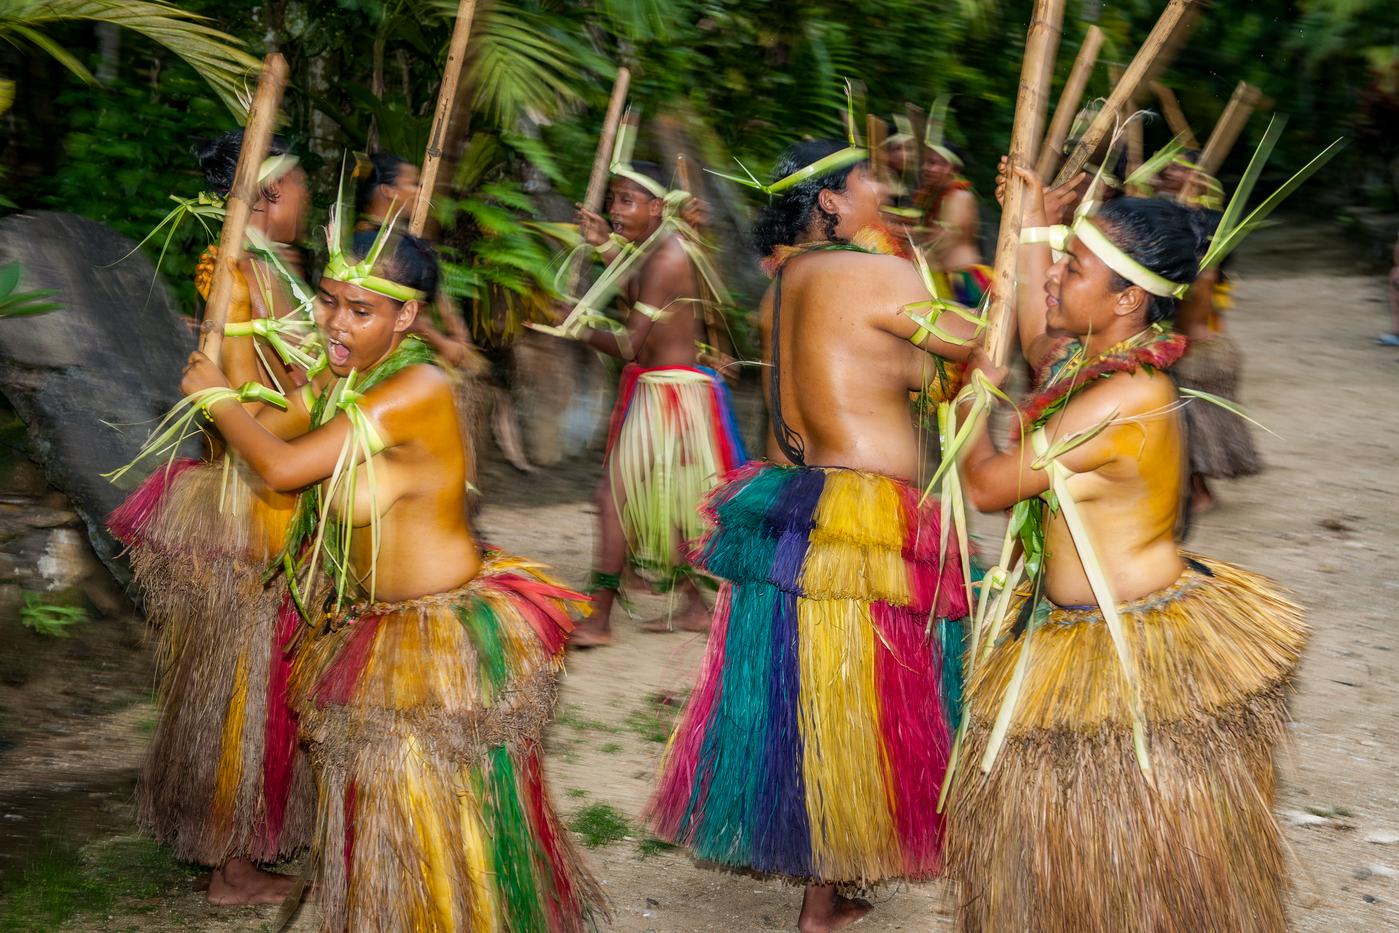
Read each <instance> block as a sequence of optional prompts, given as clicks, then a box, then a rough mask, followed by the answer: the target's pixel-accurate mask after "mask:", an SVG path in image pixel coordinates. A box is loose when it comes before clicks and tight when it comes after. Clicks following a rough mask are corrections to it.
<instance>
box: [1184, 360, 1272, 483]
mask: <svg viewBox="0 0 1399 933" xmlns="http://www.w3.org/2000/svg"><path fill="white" fill-rule="evenodd" d="M1242 371H1243V354H1242V353H1240V352H1239V345H1238V344H1237V343H1236V342H1235V341H1234V338H1233V337H1231V336H1229V335H1228V334H1225V333H1219V334H1214V335H1213V336H1212V337H1210V339H1209V340H1196V341H1192V342H1191V344H1190V350H1189V351H1188V352H1187V353H1186V354H1185V356H1183V357H1181V359H1180V362H1178V363H1176V365H1175V367H1174V368H1173V369H1172V370H1171V372H1172V373H1173V374H1174V375H1175V378H1176V381H1177V382H1178V383H1179V384H1180V385H1181V386H1182V387H1184V388H1187V389H1197V390H1199V391H1201V392H1208V393H1210V394H1211V395H1217V396H1219V397H1220V398H1224V399H1228V400H1229V401H1231V402H1237V401H1238V399H1239V376H1240V374H1241V373H1242ZM1182 413H1183V414H1184V417H1185V430H1186V437H1187V439H1188V442H1189V449H1190V472H1192V473H1201V474H1203V475H1205V476H1209V477H1218V478H1220V479H1230V478H1233V477H1239V476H1253V475H1255V474H1257V473H1259V472H1261V471H1262V469H1263V462H1262V460H1261V459H1260V458H1259V456H1258V448H1257V447H1256V446H1255V445H1254V442H1253V432H1252V430H1251V428H1250V426H1249V423H1248V422H1247V421H1245V420H1244V419H1243V418H1240V417H1239V416H1238V415H1236V414H1234V413H1233V412H1231V411H1229V410H1228V409H1225V408H1220V407H1219V406H1218V405H1215V404H1213V403H1211V402H1207V401H1205V400H1204V399H1198V398H1197V399H1190V400H1189V401H1188V402H1187V404H1186V406H1185V407H1184V408H1183V409H1182Z"/></svg>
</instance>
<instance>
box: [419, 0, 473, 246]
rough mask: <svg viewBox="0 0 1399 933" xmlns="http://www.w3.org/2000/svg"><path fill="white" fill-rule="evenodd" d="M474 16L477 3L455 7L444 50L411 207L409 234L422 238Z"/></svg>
mask: <svg viewBox="0 0 1399 933" xmlns="http://www.w3.org/2000/svg"><path fill="white" fill-rule="evenodd" d="M475 15H476V0H461V2H460V3H459V4H458V5H457V21H456V23H455V25H453V26H452V41H451V44H449V45H448V46H447V64H446V65H445V66H444V67H443V69H442V86H441V87H439V88H438V89H437V107H436V109H435V110H434V111H433V114H432V129H431V130H430V131H429V132H428V137H427V153H426V155H424V156H423V170H422V174H421V175H420V176H419V178H418V200H417V203H415V204H414V205H413V218H412V220H410V221H409V222H408V232H409V233H411V234H413V236H422V235H423V231H424V230H426V229H427V216H428V211H429V210H430V209H431V207H432V195H433V193H434V191H435V190H436V188H437V170H438V169H439V168H440V167H441V165H442V147H443V145H444V144H445V143H446V140H447V129H448V125H449V124H450V123H451V122H452V108H453V105H454V104H455V103H456V99H457V82H458V81H460V80H461V69H462V64H463V63H464V62H465V61H466V40H467V39H469V38H470V37H471V20H472V19H473V18H474V17H475Z"/></svg>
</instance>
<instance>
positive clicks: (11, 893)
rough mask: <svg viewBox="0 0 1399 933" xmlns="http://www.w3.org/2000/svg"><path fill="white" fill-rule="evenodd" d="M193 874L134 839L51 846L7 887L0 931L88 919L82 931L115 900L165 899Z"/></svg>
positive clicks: (50, 926) (8, 932) (48, 927)
mask: <svg viewBox="0 0 1399 933" xmlns="http://www.w3.org/2000/svg"><path fill="white" fill-rule="evenodd" d="M192 874H193V872H192V871H191V869H190V868H189V867H188V866H186V865H183V864H181V863H180V862H177V861H176V860H175V859H174V858H173V857H172V856H171V854H170V852H169V850H167V849H164V848H162V847H161V846H159V845H157V844H156V843H155V842H153V841H151V840H149V839H144V838H140V837H135V836H120V837H117V838H113V839H106V840H102V841H99V842H96V843H93V844H91V845H88V846H86V847H84V848H83V849H78V848H76V847H73V846H60V847H56V848H53V849H50V850H48V851H47V852H44V853H41V854H40V855H37V856H35V857H33V858H30V859H29V860H28V861H27V862H26V864H25V867H24V870H23V872H22V873H21V874H20V875H19V877H18V879H16V880H15V881H13V882H11V883H10V884H7V885H6V887H5V890H4V891H3V897H2V898H0V933H11V931H14V933H21V931H24V933H28V931H32V930H56V929H58V928H59V926H60V925H62V924H63V923H64V922H66V921H70V920H74V919H77V918H88V922H86V923H84V924H83V928H85V929H86V928H91V927H92V926H93V925H96V924H100V923H101V922H102V921H104V920H105V919H106V916H107V913H108V912H109V911H110V910H112V908H113V907H114V906H115V905H116V904H117V903H118V902H119V901H130V900H134V901H144V900H150V899H152V898H155V897H159V896H162V895H168V894H169V893H171V892H172V891H175V890H177V889H179V888H181V887H185V886H187V885H188V884H189V879H190V878H191V877H192ZM133 906H134V905H133Z"/></svg>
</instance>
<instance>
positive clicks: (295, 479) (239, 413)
mask: <svg viewBox="0 0 1399 933" xmlns="http://www.w3.org/2000/svg"><path fill="white" fill-rule="evenodd" d="M415 370H429V371H428V372H415ZM440 378H441V377H440V374H437V373H434V372H432V371H431V370H430V368H428V367H413V368H411V369H409V370H406V371H405V372H403V373H400V374H398V375H396V376H394V377H393V378H392V379H390V380H388V381H386V382H385V383H384V384H383V385H380V386H376V387H375V388H373V389H371V390H370V391H369V392H368V393H366V394H365V397H364V399H363V400H362V401H361V403H360V405H361V407H362V409H363V410H364V411H365V413H366V414H367V415H368V417H369V420H370V422H371V423H372V424H374V425H375V426H376V428H377V429H378V430H379V431H380V434H381V440H382V441H383V442H384V444H385V446H386V447H391V446H393V443H394V442H393V438H392V433H393V432H392V429H393V427H394V426H395V423H396V421H397V420H398V418H399V417H400V416H402V415H403V413H404V411H405V410H406V409H411V408H412V406H413V403H414V400H415V399H417V398H419V397H420V396H421V395H422V394H423V393H424V392H425V391H430V390H432V389H433V388H436V387H437V386H436V383H435V382H434V380H440ZM221 385H223V386H226V385H227V380H226V379H225V377H224V374H223V373H222V372H220V371H219V369H218V367H216V366H214V364H213V363H212V362H210V360H209V358H208V357H206V356H204V354H202V353H199V352H198V351H196V352H195V353H193V354H191V355H190V362H189V366H188V367H187V368H186V370H185V376H184V380H183V381H182V382H181V386H180V387H181V389H182V390H183V391H184V392H185V393H186V394H191V393H193V392H196V391H198V390H200V389H205V388H211V387H218V386H221ZM389 386H393V387H394V388H393V390H392V392H389V391H388V389H389ZM209 414H210V416H211V417H212V418H213V421H214V425H215V426H216V427H217V428H218V430H219V433H220V434H222V435H223V438H224V440H225V441H226V442H227V443H228V446H229V447H230V448H231V449H232V450H234V451H235V452H237V454H238V455H239V456H240V457H241V458H242V459H243V460H244V461H245V462H246V463H247V464H248V466H249V467H251V468H252V470H253V472H254V473H256V474H257V475H258V477H259V478H260V479H261V480H262V481H263V482H264V483H266V484H267V486H268V487H269V488H271V489H273V490H275V491H277V492H294V491H296V490H298V489H302V488H304V487H306V486H309V485H311V484H312V483H317V482H320V481H321V480H324V479H327V478H328V477H329V476H330V475H331V474H332V473H333V472H334V471H335V466H336V464H337V463H338V462H339V460H340V454H341V451H342V450H343V448H344V445H345V441H346V438H347V437H348V436H349V434H350V430H351V428H350V421H349V419H348V418H347V417H346V416H345V415H344V414H337V415H336V416H335V417H334V418H332V419H331V420H330V421H329V422H328V423H327V424H324V425H322V426H321V427H318V428H316V429H314V430H311V431H308V432H306V433H303V434H300V435H298V436H295V437H292V438H291V439H289V440H284V439H283V438H281V437H279V436H278V435H277V433H275V432H274V431H273V430H270V429H269V427H268V425H267V424H265V423H264V421H263V420H262V419H260V418H255V417H254V416H253V415H251V414H249V413H248V412H247V411H246V410H244V408H243V406H242V405H239V404H236V403H235V402H233V401H232V400H228V401H223V402H218V403H216V404H214V405H211V406H210V411H209Z"/></svg>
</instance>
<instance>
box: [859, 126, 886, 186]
mask: <svg viewBox="0 0 1399 933" xmlns="http://www.w3.org/2000/svg"><path fill="white" fill-rule="evenodd" d="M888 138H889V127H888V126H887V125H885V123H884V121H883V120H881V119H879V117H877V116H875V115H874V114H872V113H870V114H866V115H865V146H866V148H868V149H869V151H870V174H871V175H873V176H874V178H875V180H876V181H887V180H888V179H887V174H888V170H887V166H886V165H885V156H886V153H885V152H884V140H886V139H888Z"/></svg>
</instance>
